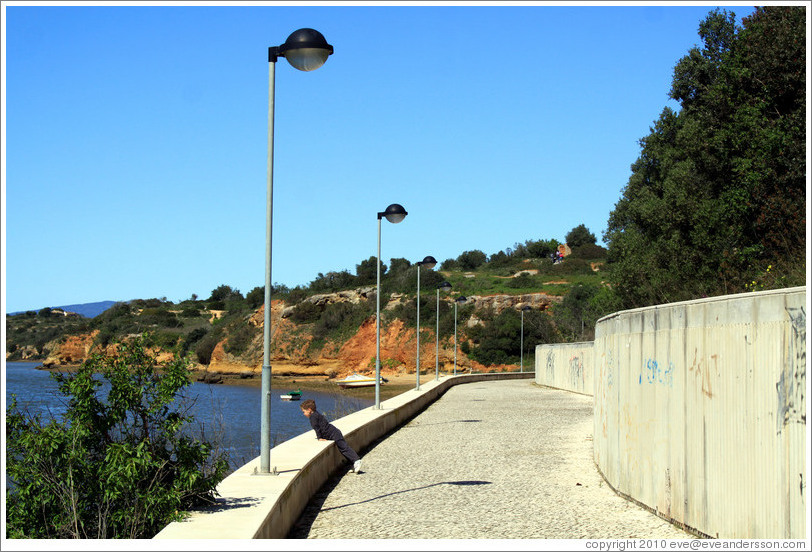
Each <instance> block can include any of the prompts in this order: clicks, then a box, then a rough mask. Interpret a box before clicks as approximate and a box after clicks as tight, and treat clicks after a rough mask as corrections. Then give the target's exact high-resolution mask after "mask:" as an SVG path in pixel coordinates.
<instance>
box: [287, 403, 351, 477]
mask: <svg viewBox="0 0 812 552" xmlns="http://www.w3.org/2000/svg"><path fill="white" fill-rule="evenodd" d="M301 408H302V414H304V415H305V416H307V417H308V418H310V425H311V427H312V428H313V429H315V430H316V439H318V440H319V441H328V440H329V441H335V442H336V446H337V447H338V450H339V452H341V454H343V455H344V457H345V458H346V459H347V460H349V461H350V462H352V471H354V472H355V473H356V474H357V473H360V470H361V459H360V458H359V457H358V455H357V454H356V453H355V451H354V450H352V448H350V445H348V444H347V441H345V440H344V435H343V434H342V433H341V431H340V430H339V429H338V428H337V427H336V426H334V425H333V424H331V423H330V422H328V421H327V418H325V417H324V415H323V414H322V413H321V412H319V411H318V410H316V401H314V400H313V399H307V400H305V401H302V405H301Z"/></svg>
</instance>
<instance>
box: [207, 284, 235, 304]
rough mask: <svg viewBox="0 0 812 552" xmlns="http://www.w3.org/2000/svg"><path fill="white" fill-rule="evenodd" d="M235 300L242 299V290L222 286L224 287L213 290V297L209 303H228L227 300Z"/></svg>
mask: <svg viewBox="0 0 812 552" xmlns="http://www.w3.org/2000/svg"><path fill="white" fill-rule="evenodd" d="M233 298H240V299H242V293H240V290H238V289H234V288H232V287H231V286H227V285H225V284H222V285H220V286H217V287H216V288H215V289H213V290H212V292H211V297H209V301H212V302H215V301H227V300H229V299H233Z"/></svg>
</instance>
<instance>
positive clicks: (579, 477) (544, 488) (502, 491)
mask: <svg viewBox="0 0 812 552" xmlns="http://www.w3.org/2000/svg"><path fill="white" fill-rule="evenodd" d="M361 456H362V462H363V466H362V467H361V471H360V473H359V474H354V473H352V472H349V471H342V472H341V473H339V474H338V475H336V476H334V477H333V478H331V479H330V480H329V481H328V482H327V483H326V484H325V485H324V487H322V489H320V491H319V492H318V493H317V494H316V495H315V496H314V497H313V499H312V500H311V502H310V504H309V505H308V507H307V508H306V509H305V511H304V512H303V514H302V516H301V518H300V519H299V521H298V523H297V524H296V525H295V526H294V528H293V529H292V530H291V532H290V534H289V538H310V539H603V538H613V539H614V538H624V539H625V538H629V539H631V538H657V539H690V538H694V537H693V536H692V535H690V534H689V533H687V532H685V531H683V530H681V529H679V528H677V527H676V526H674V525H672V524H670V523H668V522H667V521H665V520H663V519H661V518H659V517H658V516H656V515H655V514H653V513H651V512H649V511H648V510H646V509H644V508H642V507H640V506H638V505H637V504H635V503H633V502H630V501H627V500H626V499H624V498H622V497H620V496H618V495H617V494H616V493H615V492H614V491H613V490H612V489H611V488H610V487H609V486H608V485H607V484H606V483H605V482H604V481H603V478H602V477H601V475H600V474H599V473H598V470H597V468H596V466H595V464H594V461H593V460H592V398H591V397H587V396H584V395H578V394H575V393H568V392H566V391H560V390H554V389H548V388H543V387H541V386H538V385H536V384H535V383H533V381H532V380H503V381H494V382H487V383H482V382H479V383H470V384H464V385H457V386H454V387H452V388H451V389H449V390H448V391H447V392H446V393H445V394H444V395H443V396H442V397H441V398H440V399H439V400H437V401H436V402H434V403H433V404H432V405H431V406H429V407H428V408H427V409H426V410H425V411H423V412H422V413H421V414H419V415H418V416H416V417H415V418H414V419H412V420H411V421H410V422H408V423H407V424H406V425H404V426H403V427H401V428H400V429H398V430H397V431H395V432H394V433H392V434H391V435H389V436H388V437H387V438H385V439H383V440H381V441H379V442H377V443H376V444H375V445H373V447H372V448H371V449H370V450H368V451H362V452H361ZM348 468H349V466H348Z"/></svg>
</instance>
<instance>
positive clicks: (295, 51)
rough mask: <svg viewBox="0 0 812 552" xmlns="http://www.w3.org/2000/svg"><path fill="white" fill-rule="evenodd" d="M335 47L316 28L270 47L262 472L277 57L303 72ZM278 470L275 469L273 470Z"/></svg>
mask: <svg viewBox="0 0 812 552" xmlns="http://www.w3.org/2000/svg"><path fill="white" fill-rule="evenodd" d="M332 53H333V47H332V46H330V45H329V44H327V41H326V40H325V39H324V36H322V34H321V33H320V32H318V31H316V30H313V29H299V30H298V31H294V32H293V33H291V35H290V36H289V37H288V39H287V40H286V41H285V43H284V44H282V45H281V46H271V47H269V48H268V192H267V207H266V212H267V215H266V220H265V328H264V335H263V347H264V352H263V356H262V394H261V399H260V400H261V406H260V410H261V412H260V439H259V441H260V445H259V446H260V473H262V474H269V473H270V472H271V241H272V240H271V237H272V226H273V123H274V85H275V72H276V60H277V59H278V58H279V57H280V56H281V57H284V58H285V59H287V60H288V63H290V64H291V65H292V66H293V67H295V68H296V69H299V70H300V71H313V70H314V69H318V68H319V67H321V66H322V65H324V62H325V61H327V58H328V57H329V56H330V54H332ZM274 471H276V470H274Z"/></svg>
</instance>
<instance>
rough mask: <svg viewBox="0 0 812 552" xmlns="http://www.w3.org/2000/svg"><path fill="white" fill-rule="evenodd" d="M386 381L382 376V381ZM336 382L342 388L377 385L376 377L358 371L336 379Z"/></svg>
mask: <svg viewBox="0 0 812 552" xmlns="http://www.w3.org/2000/svg"><path fill="white" fill-rule="evenodd" d="M385 381H386V380H385V379H383V378H381V383H384V382H385ZM336 383H337V384H338V386H339V387H341V388H342V389H344V388H346V387H370V386H373V385H375V377H374V376H364V375H361V374H359V373H357V372H356V373H355V374H352V375H350V376H347V377H346V378H344V379H340V380H336Z"/></svg>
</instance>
